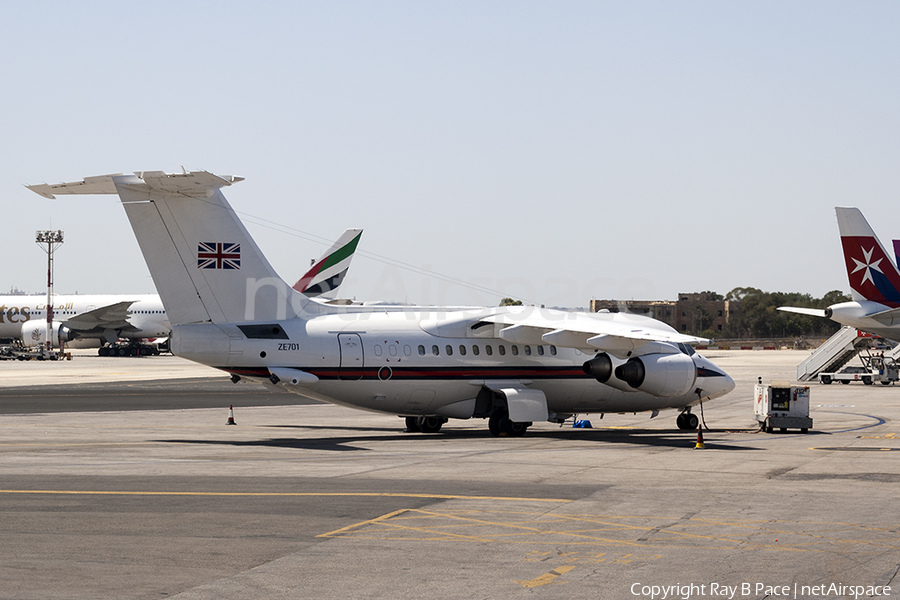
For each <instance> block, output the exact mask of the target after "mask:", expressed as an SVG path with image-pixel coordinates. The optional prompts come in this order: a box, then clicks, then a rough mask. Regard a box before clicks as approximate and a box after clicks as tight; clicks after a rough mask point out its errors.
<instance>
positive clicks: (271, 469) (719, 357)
mask: <svg viewBox="0 0 900 600" xmlns="http://www.w3.org/2000/svg"><path fill="white" fill-rule="evenodd" d="M704 354H706V355H707V356H708V357H710V358H711V359H712V360H713V361H715V362H716V363H717V364H718V365H719V366H721V367H722V368H723V369H725V370H726V371H727V372H728V373H729V374H730V375H732V377H734V379H735V380H736V382H737V388H736V389H735V391H734V392H732V393H731V394H730V395H729V396H727V397H725V398H723V399H720V400H717V401H713V402H710V403H709V404H708V405H707V406H705V407H704V409H703V414H702V416H703V419H704V420H705V422H706V423H707V425H708V426H709V429H708V430H707V431H705V432H704V438H705V445H706V448H705V449H703V450H699V449H695V448H694V446H695V443H696V438H697V436H696V433H691V432H683V431H679V430H678V429H677V428H676V427H675V423H674V421H675V419H674V417H675V415H676V413H675V412H663V413H661V414H660V415H659V416H658V417H657V418H655V419H650V418H649V414H646V413H639V414H637V415H633V414H627V415H606V417H605V418H604V419H602V420H601V419H600V416H599V415H590V416H588V417H587V418H589V419H590V420H591V421H592V422H593V425H594V428H593V429H573V428H572V427H571V425H570V424H566V425H565V426H564V427H562V428H560V427H558V426H555V425H551V424H548V423H543V424H535V426H534V427H532V428H531V429H529V431H528V433H527V434H526V435H525V437H522V438H493V437H491V436H490V434H489V433H488V432H487V427H486V422H484V421H482V420H472V421H451V422H450V423H448V424H447V425H445V429H444V430H443V431H442V432H441V433H439V434H435V435H423V434H410V433H405V432H404V431H403V421H402V420H401V419H398V418H397V417H394V416H390V415H379V414H374V413H366V412H361V411H354V410H351V409H347V408H342V407H337V406H332V405H325V404H320V403H316V402H311V403H310V401H306V400H304V399H302V398H299V397H296V396H293V395H284V394H272V393H270V392H267V391H265V390H262V389H261V388H259V387H255V386H252V385H233V384H231V383H230V382H229V381H228V378H227V376H226V375H223V374H221V373H219V372H217V371H214V370H212V369H207V368H205V367H199V366H195V365H191V364H189V363H186V362H183V361H180V359H176V358H173V357H151V358H100V357H96V356H90V355H87V354H85V355H79V356H76V359H75V360H73V361H71V362H66V363H58V364H55V363H27V364H26V363H9V362H7V363H0V540H2V544H0V598H17V599H28V598H41V599H46V598H92V599H93V598H164V597H174V598H179V599H183V600H187V599H206V598H210V599H212V598H217V599H222V598H226V599H228V598H242V599H244V598H272V599H282V598H321V599H324V598H387V597H392V598H395V597H416V598H518V597H523V598H524V597H539V598H603V599H606V598H611V599H622V598H648V599H650V598H654V599H658V598H664V597H665V598H740V599H748V598H853V597H879V598H896V597H900V578H898V577H897V573H898V570H900V508H898V504H897V501H896V496H897V490H898V489H900V488H898V484H900V464H898V459H900V454H898V452H900V426H898V420H897V419H898V417H900V386H894V385H892V386H880V385H876V386H863V385H862V384H859V383H853V384H850V385H846V386H844V385H831V386H822V385H818V384H813V385H812V390H811V402H810V404H811V409H812V410H811V413H810V416H811V417H812V418H813V421H814V425H813V429H812V430H811V431H810V433H809V434H807V435H802V434H799V433H796V432H793V431H790V432H788V433H775V434H765V433H759V432H758V431H757V427H756V423H755V421H754V419H753V400H752V390H753V385H754V383H755V382H756V378H757V377H758V376H761V377H763V378H764V380H766V381H770V380H778V379H793V378H794V370H795V367H796V365H797V364H798V363H799V362H800V361H801V360H802V359H803V358H804V357H805V356H806V354H807V353H806V352H795V351H752V352H751V351H743V352H741V351H710V352H706V353H704ZM54 369H58V370H55V371H54ZM173 377H175V378H178V380H177V381H175V380H173ZM298 402H301V403H304V404H296V403H298ZM228 405H234V415H235V420H236V422H237V425H236V426H227V425H225V423H226V419H227V416H228ZM29 409H30V410H29ZM582 418H583V417H582ZM671 586H677V587H674V588H673V587H671ZM842 586H843V587H842ZM847 586H852V587H847ZM857 586H861V588H858V587H857ZM883 586H890V589H889V590H888V589H885V588H884V587H883ZM860 590H861V593H860Z"/></svg>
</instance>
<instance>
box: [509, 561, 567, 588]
mask: <svg viewBox="0 0 900 600" xmlns="http://www.w3.org/2000/svg"><path fill="white" fill-rule="evenodd" d="M574 568H575V565H563V566H562V567H556V568H555V569H553V570H551V571H550V572H549V573H544V574H543V575H541V576H540V577H535V578H534V579H531V580H528V581H520V580H516V579H513V583H518V584H519V585H521V586H522V587H523V588H534V587H540V586H542V585H547V584H549V583H568V582H567V581H556V578H557V577H559V576H560V575H565V574H566V573H568V572H569V571H571V570H572V569H574Z"/></svg>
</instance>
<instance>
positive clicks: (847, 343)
mask: <svg viewBox="0 0 900 600" xmlns="http://www.w3.org/2000/svg"><path fill="white" fill-rule="evenodd" d="M871 339H872V338H871V337H868V336H860V335H859V332H858V331H857V330H856V328H855V327H849V326H847V325H845V326H844V327H841V328H840V329H839V330H838V332H837V333H835V334H834V335H833V336H831V337H830V338H828V339H827V340H825V343H824V344H822V345H821V346H819V347H818V348H816V349H815V350H814V351H813V353H812V354H810V355H809V356H808V357H806V360H804V361H803V362H802V363H800V364H799V365H797V381H809V380H811V379H815V378H816V377H818V376H819V373H837V372H838V371H840V370H841V368H842V367H843V366H844V365H846V364H847V363H848V362H850V361H851V360H852V359H853V357H854V356H856V354H857V353H858V352H859V350H860V349H861V348H867V347H868V346H869V342H870V341H871Z"/></svg>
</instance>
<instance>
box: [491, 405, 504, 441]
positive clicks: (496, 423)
mask: <svg viewBox="0 0 900 600" xmlns="http://www.w3.org/2000/svg"><path fill="white" fill-rule="evenodd" d="M505 418H507V417H506V411H505V410H495V411H494V412H492V413H491V418H490V419H488V431H490V432H491V435H492V436H494V437H497V436H499V435H500V421H501V420H502V419H505ZM507 420H508V419H507Z"/></svg>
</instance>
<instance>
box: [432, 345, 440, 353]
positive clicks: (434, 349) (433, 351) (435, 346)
mask: <svg viewBox="0 0 900 600" xmlns="http://www.w3.org/2000/svg"><path fill="white" fill-rule="evenodd" d="M431 353H432V354H434V355H435V356H440V355H441V349H440V348H438V347H437V345H434V346H432V347H431Z"/></svg>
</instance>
